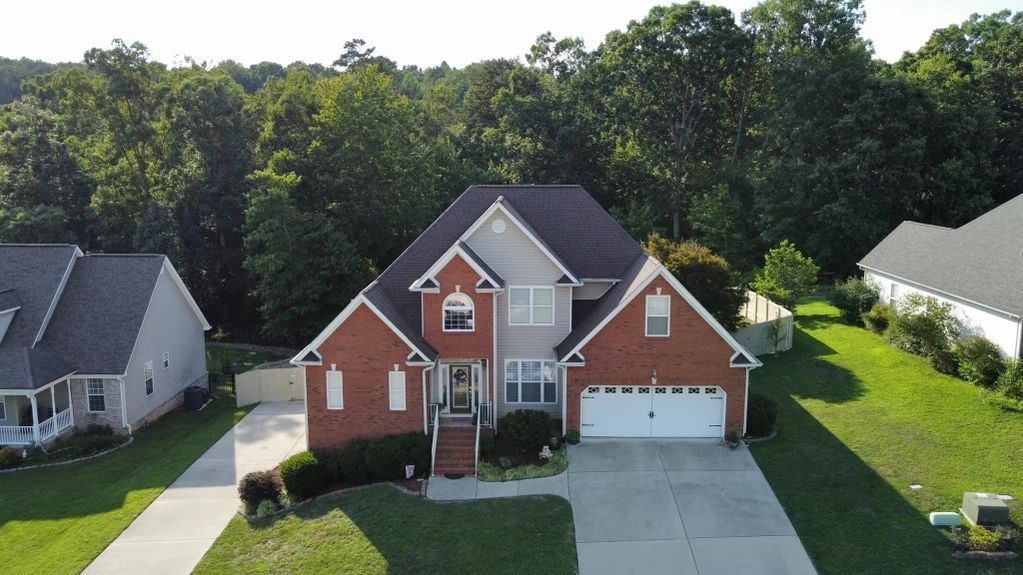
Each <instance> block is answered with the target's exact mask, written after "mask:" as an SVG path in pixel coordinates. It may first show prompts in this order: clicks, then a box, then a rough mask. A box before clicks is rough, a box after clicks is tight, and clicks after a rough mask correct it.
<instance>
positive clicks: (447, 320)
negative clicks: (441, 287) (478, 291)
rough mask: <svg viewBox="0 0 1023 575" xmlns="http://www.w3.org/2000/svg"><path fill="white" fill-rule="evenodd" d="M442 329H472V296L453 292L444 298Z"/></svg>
mask: <svg viewBox="0 0 1023 575" xmlns="http://www.w3.org/2000/svg"><path fill="white" fill-rule="evenodd" d="M443 309H444V311H443V313H444V331H473V329H474V328H473V325H474V324H473V305H472V298H470V297H469V296H467V295H465V294H464V293H462V292H455V293H453V294H451V295H449V296H448V297H446V298H444V306H443Z"/></svg>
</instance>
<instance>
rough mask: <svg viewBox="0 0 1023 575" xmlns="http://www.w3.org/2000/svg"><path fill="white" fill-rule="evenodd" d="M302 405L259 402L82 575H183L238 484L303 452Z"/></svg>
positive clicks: (231, 503)
mask: <svg viewBox="0 0 1023 575" xmlns="http://www.w3.org/2000/svg"><path fill="white" fill-rule="evenodd" d="M305 445H306V441H305V407H304V403H303V402H301V401H290V402H281V403H261V404H260V405H258V406H256V408H255V409H253V410H252V411H251V412H250V413H249V414H248V415H246V416H245V418H243V419H242V420H241V421H239V422H238V424H237V425H235V426H234V427H233V428H232V429H231V430H230V431H228V432H227V433H226V434H224V436H223V437H221V438H220V439H219V440H218V441H217V442H216V443H214V444H213V446H212V447H210V448H209V449H208V450H207V451H206V453H204V454H203V455H202V456H201V457H199V459H197V460H196V461H195V463H193V464H192V466H191V467H189V468H188V469H187V470H186V471H185V472H184V473H182V474H181V476H180V477H178V479H177V480H176V481H175V482H174V483H172V484H171V486H170V487H168V488H167V489H166V490H165V491H164V492H163V494H161V495H160V496H159V497H157V498H156V500H154V501H153V503H152V504H151V505H150V506H149V507H147V508H146V510H145V511H143V512H142V514H141V515H139V516H138V517H136V518H135V521H134V522H133V523H132V524H131V525H129V526H128V528H127V529H125V530H124V531H123V532H122V533H121V535H120V536H119V537H118V538H117V539H116V540H115V541H114V542H113V543H111V544H110V546H108V547H107V548H106V549H105V550H104V551H103V553H101V554H100V556H99V557H97V558H96V560H95V561H93V562H92V564H91V565H89V566H88V567H87V568H86V569H85V571H84V573H88V574H91V575H99V574H125V573H145V574H147V575H187V574H188V573H191V572H192V569H194V568H195V566H196V565H197V564H198V563H199V560H200V559H202V556H203V555H205V554H206V551H208V550H209V548H210V547H211V546H212V545H213V542H214V541H215V540H216V538H217V537H218V536H220V533H221V532H222V531H223V530H224V528H225V527H227V523H228V522H229V521H230V520H231V518H232V517H234V514H235V513H236V512H237V511H238V507H239V505H240V502H239V501H238V491H237V484H238V480H239V479H241V478H242V477H243V476H244V475H245V474H246V473H248V472H250V471H256V470H259V469H270V468H272V467H274V466H276V465H277V464H278V463H280V461H281V460H283V459H284V458H286V457H288V456H289V455H291V454H293V453H297V452H299V451H303V450H305Z"/></svg>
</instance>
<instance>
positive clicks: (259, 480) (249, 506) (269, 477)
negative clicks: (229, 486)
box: [238, 469, 283, 515]
mask: <svg viewBox="0 0 1023 575" xmlns="http://www.w3.org/2000/svg"><path fill="white" fill-rule="evenodd" d="M281 489H283V487H282V486H281V478H280V477H278V475H277V472H275V471H274V470H272V469H271V470H268V471H253V472H251V473H247V474H245V477H242V480H241V481H239V482H238V496H239V497H240V498H241V500H242V503H244V504H245V512H246V513H248V514H249V515H252V510H253V509H255V507H256V506H257V505H260V504H261V503H262V502H263V501H273V502H275V503H277V502H279V501H280V499H281Z"/></svg>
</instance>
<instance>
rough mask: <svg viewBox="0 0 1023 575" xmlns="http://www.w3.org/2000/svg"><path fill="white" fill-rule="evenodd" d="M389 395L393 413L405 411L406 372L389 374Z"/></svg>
mask: <svg viewBox="0 0 1023 575" xmlns="http://www.w3.org/2000/svg"><path fill="white" fill-rule="evenodd" d="M387 394H388V403H389V405H390V408H391V411H405V372H404V371H392V372H390V373H388V374H387Z"/></svg>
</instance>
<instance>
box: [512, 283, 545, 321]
mask: <svg viewBox="0 0 1023 575" xmlns="http://www.w3.org/2000/svg"><path fill="white" fill-rule="evenodd" d="M508 322H509V323H510V324H511V325H554V288H553V287H511V288H509V290H508Z"/></svg>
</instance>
